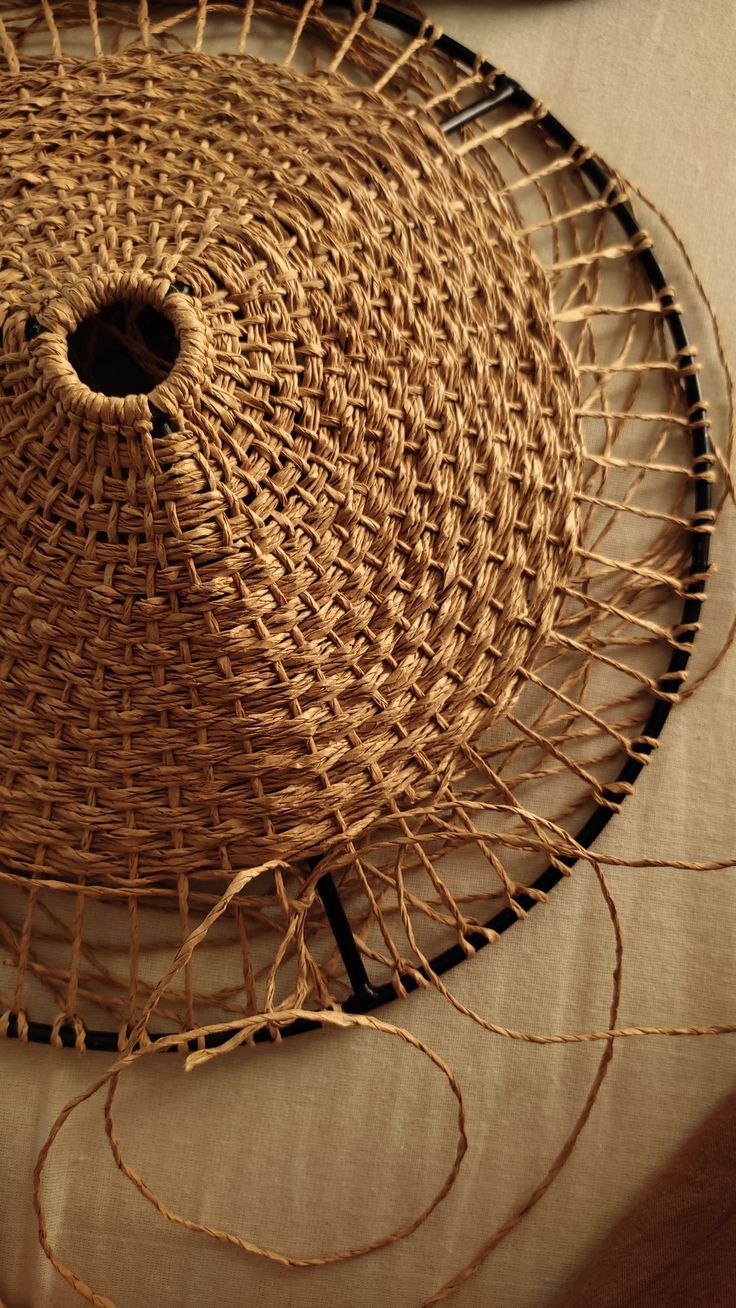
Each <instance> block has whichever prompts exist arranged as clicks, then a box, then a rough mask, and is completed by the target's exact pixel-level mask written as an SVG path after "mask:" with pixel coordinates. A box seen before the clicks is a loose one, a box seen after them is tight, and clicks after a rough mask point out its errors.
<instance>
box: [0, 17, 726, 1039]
mask: <svg viewBox="0 0 736 1308" xmlns="http://www.w3.org/2000/svg"><path fill="white" fill-rule="evenodd" d="M1 13H2V23H1V24H0V48H2V51H3V52H4V58H5V64H6V67H5V70H4V71H3V73H2V76H1V77H0V85H1V90H2V106H3V107H2V110H0V229H1V231H0V241H1V243H2V249H3V261H2V265H1V267H0V311H1V315H2V318H3V336H2V357H1V358H0V446H1V448H0V520H1V524H2V525H1V530H0V616H1V621H0V659H1V666H2V675H1V677H0V878H1V882H2V916H1V917H0V932H1V938H2V949H3V953H4V956H5V957H6V959H7V961H8V962H9V963H10V964H11V969H10V972H8V969H5V970H4V976H3V987H4V1000H3V1002H4V1007H5V1010H6V1011H5V1017H4V1019H3V1022H4V1029H5V1030H6V1031H8V1030H12V1031H13V1032H15V1033H18V1034H20V1035H23V1034H24V1033H27V1031H28V1026H27V1023H28V1020H29V1019H31V1020H32V1021H33V1020H35V1021H45V1022H48V1023H51V1024H52V1038H53V1039H54V1040H55V1041H57V1042H60V1041H61V1040H62V1038H63V1037H64V1038H65V1039H67V1040H68V1039H69V1034H70V1033H71V1034H72V1038H73V1040H74V1041H75V1042H76V1043H77V1044H78V1045H80V1046H83V1045H84V1042H85V1032H86V1029H87V1028H89V1027H96V1028H101V1029H104V1030H107V1031H112V1032H115V1033H120V1040H121V1041H122V1042H124V1041H125V1039H126V1038H127V1035H128V1033H129V1032H130V1031H131V1030H132V1029H133V1027H134V1026H135V1024H136V1022H139V1021H140V1019H141V1014H142V1012H143V1011H144V1008H145V1006H146V1004H147V1003H148V1002H149V1001H150V996H151V994H152V991H153V987H154V985H155V983H156V981H157V980H158V978H159V977H160V976H161V974H162V973H164V972H165V970H166V967H167V964H168V962H169V961H170V959H171V957H172V954H173V953H175V951H176V949H177V947H178V946H179V945H180V944H181V942H182V941H184V940H186V939H187V938H188V937H189V935H190V933H191V931H192V930H193V929H194V928H195V927H196V924H197V923H198V922H199V921H200V920H201V919H203V918H204V917H205V915H206V914H207V913H208V912H209V911H210V910H212V909H213V907H214V906H216V905H218V904H221V903H222V896H223V895H225V896H226V898H227V906H226V911H225V912H223V913H221V914H219V912H218V915H217V921H216V922H215V921H214V920H213V922H212V928H211V930H210V931H209V933H208V934H207V936H206V939H205V938H202V939H201V940H199V939H198V942H197V943H198V948H197V950H196V952H191V954H189V953H188V954H187V959H186V965H185V966H182V968H181V971H180V972H177V974H176V975H175V976H172V978H171V981H170V983H169V984H168V985H167V986H166V987H165V988H164V990H163V993H160V994H159V993H157V995H156V1000H157V1007H156V1012H155V1014H153V1015H150V1020H151V1030H152V1031H155V1030H159V1029H163V1030H167V1031H171V1030H174V1031H176V1030H187V1031H191V1030H192V1029H196V1028H198V1027H201V1026H202V1025H203V1024H206V1023H208V1022H227V1021H228V1020H229V1019H239V1018H242V1017H243V1016H244V1015H245V1016H252V1015H256V1016H257V1015H259V1014H262V1013H266V1014H277V1013H278V1012H279V1011H283V1012H287V1011H288V1012H291V1011H292V1010H294V1009H299V1010H304V1011H309V1010H324V1009H326V1008H330V1007H333V1006H335V1005H338V1004H340V1003H342V1002H344V1001H345V1000H346V999H349V997H350V995H351V993H352V990H353V987H354V982H355V977H354V976H353V977H352V978H350V977H349V975H348V972H349V971H350V968H349V967H348V968H347V970H346V962H345V958H344V952H345V951H344V950H343V951H342V953H341V951H340V950H339V949H338V948H337V946H336V943H335V938H334V936H333V927H334V922H333V927H331V926H330V924H329V922H328V917H327V916H326V914H325V910H324V907H323V902H322V898H321V897H320V884H321V880H322V878H324V877H325V875H326V874H327V873H330V874H331V876H332V878H333V881H332V885H333V887H334V888H336V891H337V893H339V896H340V899H341V901H342V905H343V907H344V911H345V913H346V915H347V919H348V920H349V924H350V927H351V929H352V935H353V938H354V941H355V946H356V952H357V955H358V957H359V960H360V967H361V968H365V969H366V970H367V974H368V976H369V978H370V981H371V983H372V984H373V985H374V986H378V985H381V984H383V983H387V982H388V983H389V984H390V985H391V986H392V987H393V989H394V990H395V991H396V992H397V993H399V994H400V993H403V991H404V989H405V987H406V985H407V984H408V983H412V984H414V983H421V984H426V982H427V979H428V977H429V978H431V977H432V975H433V970H432V967H431V965H430V963H429V958H430V956H431V955H432V954H433V953H435V952H436V951H437V950H443V949H447V948H448V947H450V946H453V945H456V946H459V947H460V950H461V951H462V952H463V953H465V954H469V953H471V952H472V951H473V948H474V946H473V943H472V942H473V941H475V942H476V943H478V941H479V940H483V939H484V938H488V937H490V938H493V937H494V935H495V934H496V929H495V927H490V926H486V925H484V924H485V923H487V922H488V921H489V920H490V919H491V918H492V915H493V913H494V912H495V911H497V910H499V911H500V910H502V909H504V908H505V909H507V910H508V911H509V912H510V913H511V914H512V915H513V917H518V916H523V913H524V911H525V907H524V906H525V905H526V906H528V904H529V903H530V902H533V901H534V899H535V898H536V899H539V898H544V892H543V891H542V890H539V889H536V890H535V889H534V888H531V889H529V887H530V884H531V883H532V882H533V880H534V879H535V878H536V877H537V876H538V875H539V873H540V872H541V871H543V869H544V868H546V867H547V866H548V865H549V866H551V867H553V868H555V869H558V870H560V871H563V872H567V871H569V869H570V867H571V865H572V863H573V862H574V860H575V857H576V856H577V855H578V854H579V853H580V852H581V845H580V844H579V843H578V841H577V839H576V836H577V834H578V833H579V832H580V830H581V828H582V827H583V826H584V823H585V821H586V819H588V818H590V817H591V815H592V814H593V813H595V812H599V811H600V810H604V811H606V812H614V811H616V810H617V809H618V807H619V806H620V803H621V800H622V799H623V798H624V797H625V795H626V793H628V791H629V790H630V789H631V785H632V781H631V780H627V779H625V777H626V774H625V773H624V779H621V774H622V768H623V767H624V765H625V763H626V761H627V759H633V760H636V761H637V762H641V761H646V758H647V757H648V756H649V753H650V752H651V750H653V749H654V747H655V745H656V732H653V733H649V734H648V732H647V723H648V722H651V716H650V715H651V713H652V709H653V706H655V705H656V704H661V705H662V706H664V707H666V706H668V705H669V704H670V703H671V702H673V701H674V700H675V699H676V698H677V696H678V693H679V690H680V688H681V684H682V680H683V677H684V672H682V671H681V672H675V673H673V672H672V671H671V667H670V661H671V657H672V653H673V651H674V650H677V651H685V652H687V650H688V648H689V643H690V640H691V638H692V636H693V634H694V631H695V627H696V625H697V624H696V623H687V622H686V623H684V624H683V603H684V600H685V598H686V596H688V595H689V596H690V597H691V599H692V598H693V597H695V598H697V597H699V595H700V593H701V591H702V583H703V581H704V575H703V572H702V571H698V570H697V569H694V566H693V540H694V537H696V536H701V535H705V534H707V533H708V532H709V531H710V530H711V528H712V516H713V515H712V513H710V512H709V511H707V510H703V508H702V504H701V506H700V507H698V503H697V501H696V498H695V492H696V488H697V487H702V486H704V485H707V483H708V482H710V481H711V480H712V479H713V469H712V459H711V458H710V457H709V456H708V455H704V454H703V453H702V452H701V453H700V454H699V455H698V457H697V459H696V460H695V462H693V444H692V442H693V436H694V433H695V432H696V431H700V430H702V426H703V417H702V411H701V410H698V411H697V413H694V412H693V409H692V406H691V404H690V402H689V401H688V398H687V395H686V393H685V383H686V380H687V378H688V376H690V375H692V373H693V370H694V367H695V364H694V354H693V351H692V350H691V349H689V348H688V349H684V350H680V351H678V350H676V349H675V347H674V345H673V343H672V340H671V338H670V336H669V334H668V330H667V317H668V315H669V314H671V313H672V312H676V309H677V305H676V301H675V299H674V296H673V293H672V291H671V289H670V288H667V287H659V288H657V289H656V290H655V289H653V288H652V284H651V281H650V280H649V279H648V277H647V275H646V272H645V269H644V267H643V264H642V253H643V252H644V251H645V250H646V248H647V246H648V240H647V238H646V236H645V235H644V234H643V233H642V232H641V231H640V230H637V231H636V232H635V233H634V235H633V236H629V235H627V234H626V233H625V232H624V231H623V229H622V227H621V226H620V224H619V222H618V221H617V219H616V215H615V212H614V210H615V209H616V207H617V206H619V205H620V204H621V200H622V195H621V191H620V190H619V189H618V188H616V187H614V186H613V184H611V185H610V186H608V187H604V188H603V190H602V192H601V191H599V190H596V189H595V188H594V187H592V186H591V184H590V181H589V180H588V178H587V177H586V174H585V172H584V165H585V163H586V161H587V160H588V158H589V152H587V151H585V150H584V149H583V148H582V147H581V146H579V145H576V144H573V146H572V147H571V148H566V149H563V148H562V147H561V146H560V145H559V144H558V143H555V142H554V141H553V140H552V139H551V138H550V137H548V136H547V135H546V134H545V133H543V132H542V131H540V129H539V127H538V123H539V122H540V121H541V120H542V119H543V117H544V114H545V112H546V111H545V110H544V108H543V106H541V105H538V104H536V103H531V104H529V105H528V107H525V108H523V109H520V108H519V107H518V105H515V104H514V103H513V102H512V101H511V100H510V99H506V100H505V98H504V96H503V95H502V94H498V92H499V90H500V88H501V87H502V84H503V79H502V78H501V77H500V75H498V74H496V73H494V72H489V71H488V66H487V65H485V64H484V63H483V61H481V60H480V59H478V60H476V61H475V65H474V66H471V67H469V68H468V67H463V66H461V65H460V64H459V63H457V62H455V61H454V60H453V59H452V58H450V57H448V56H447V54H446V53H442V52H440V51H439V50H438V48H437V42H438V36H439V34H438V32H437V31H435V30H433V29H431V28H430V27H429V26H428V25H426V24H425V25H420V26H419V27H418V29H417V34H416V35H414V36H412V35H411V34H409V35H407V36H402V35H401V34H400V33H399V34H398V35H397V34H396V33H395V32H393V33H392V32H391V31H390V29H389V28H388V27H387V25H386V23H385V22H382V21H381V14H380V13H379V12H378V11H377V7H376V5H368V6H358V7H356V8H355V9H353V8H352V7H351V6H340V5H338V6H327V5H325V6H324V7H323V6H321V5H319V4H314V3H307V4H305V5H303V6H299V5H291V4H278V3H260V2H259V3H255V4H253V3H246V4H245V5H243V4H239V5H230V4H209V5H208V4H205V3H200V4H199V5H197V6H195V7H193V8H189V9H185V8H183V7H182V6H180V5H174V4H164V5H151V6H148V5H146V4H143V5H141V6H140V7H139V8H138V9H136V8H135V7H134V6H127V5H117V4H109V5H108V4H102V3H90V4H89V5H86V4H77V3H58V4H54V5H51V4H50V3H48V2H47V3H45V4H43V5H42V6H29V7H23V6H18V7H15V6H10V7H8V8H7V9H5V8H3V10H2V11H1ZM494 92H495V93H496V94H495V97H494ZM475 102H478V103H480V104H481V106H482V105H483V104H486V105H487V106H488V107H487V108H486V109H485V110H484V111H482V112H481V110H480V109H479V110H478V112H467V113H464V112H463V111H464V110H466V109H467V108H468V106H470V105H472V104H473V103H475ZM583 843H587V842H583ZM9 975H10V977H11V980H10V983H9V982H8V976H9Z"/></svg>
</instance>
